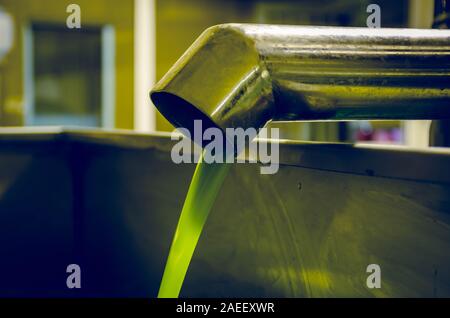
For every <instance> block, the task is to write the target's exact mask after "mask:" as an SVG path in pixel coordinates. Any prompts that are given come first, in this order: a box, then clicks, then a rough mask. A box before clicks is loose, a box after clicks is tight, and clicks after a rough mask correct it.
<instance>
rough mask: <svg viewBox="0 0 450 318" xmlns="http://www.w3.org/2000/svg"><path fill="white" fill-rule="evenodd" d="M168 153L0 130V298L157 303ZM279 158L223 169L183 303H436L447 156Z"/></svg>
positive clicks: (292, 148)
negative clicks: (374, 274)
mask: <svg viewBox="0 0 450 318" xmlns="http://www.w3.org/2000/svg"><path fill="white" fill-rule="evenodd" d="M172 145H173V141H171V140H170V138H169V137H168V136H164V135H143V134H133V133H129V132H104V131H98V130H74V129H69V130H67V129H50V130H45V131H39V130H31V132H30V130H22V129H20V130H11V129H7V130H3V129H0V255H2V261H1V262H0V295H2V296H5V295H9V296H11V295H13V296H43V295H47V296H68V297H70V296H122V297H124V296H135V297H149V296H156V293H157V290H158V287H159V282H160V279H161V276H162V273H163V269H164V262H165V259H166V257H167V255H168V251H169V247H170V243H171V239H172V235H173V233H174V230H175V227H176V223H177V218H178V216H179V213H180V211H181V207H182V205H183V200H184V197H185V195H186V192H187V187H188V185H189V181H190V178H191V176H192V173H193V169H194V164H181V165H176V164H174V163H173V162H172V161H171V158H170V149H171V147H172ZM280 162H281V167H280V170H279V172H278V173H277V174H275V175H261V174H260V173H259V166H258V165H257V164H235V165H234V166H233V167H232V169H231V172H230V175H229V176H228V178H227V180H226V181H225V184H224V187H223V190H222V192H221V194H220V195H219V197H218V199H217V201H216V203H215V205H214V207H213V209H212V213H211V215H210V219H209V220H208V222H207V225H206V227H205V231H204V233H203V234H202V236H201V238H200V242H199V246H198V249H197V251H196V252H195V255H194V258H193V261H192V264H191V267H190V269H189V271H188V274H187V278H186V281H185V285H184V287H183V290H182V294H181V295H182V296H185V297H188V296H335V297H339V296H355V297H359V296H363V297H372V296H375V297H403V296H413V297H415V296H425V297H436V296H437V297H443V296H450V199H449V198H450V172H448V171H449V169H448V167H449V166H450V151H449V150H448V149H434V150H421V151H418V150H413V149H407V148H403V147H373V146H351V145H343V144H320V143H299V142H284V143H282V145H281V146H280ZM406 162H407V164H405V163H406ZM236 184H239V187H236ZM71 263H78V264H80V265H81V268H82V279H83V280H82V284H83V288H81V289H80V290H68V289H67V288H66V286H65V281H66V277H67V274H66V272H65V269H66V266H67V264H71ZM372 263H375V264H379V265H380V266H381V270H382V288H381V289H368V288H367V286H366V284H365V283H366V278H367V276H368V274H367V273H366V267H367V265H368V264H372ZM30 269H32V270H30Z"/></svg>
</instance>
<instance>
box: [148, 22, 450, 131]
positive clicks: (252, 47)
mask: <svg viewBox="0 0 450 318" xmlns="http://www.w3.org/2000/svg"><path fill="white" fill-rule="evenodd" d="M449 75H450V31H449V30H419V29H368V28H335V27H293V26H274V25H251V24H247V25H246V24H224V25H218V26H214V27H211V28H209V29H207V30H206V31H205V32H204V33H203V34H202V35H201V36H200V37H199V39H197V41H196V42H195V43H194V44H193V45H192V46H191V47H190V48H189V49H188V50H187V52H186V53H185V54H184V55H183V56H182V57H181V58H180V59H179V61H178V62H177V63H176V64H175V65H174V66H173V67H172V68H171V69H170V71H169V72H168V73H167V74H166V75H165V76H164V77H163V78H162V79H161V80H160V81H159V83H158V84H157V85H156V86H155V87H154V88H153V90H152V92H151V99H152V100H153V103H154V104H155V105H156V107H157V108H158V109H159V111H160V112H161V113H162V114H163V115H164V116H165V117H166V118H167V119H168V120H169V121H170V122H171V123H172V124H174V125H175V126H176V127H185V128H188V129H190V130H191V131H192V130H193V121H194V120H195V119H202V120H203V126H204V128H205V129H206V128H208V127H219V128H221V129H225V128H227V127H233V128H235V127H243V128H248V127H255V128H259V127H262V126H264V125H265V124H266V123H267V122H268V121H269V120H272V119H273V120H319V119H320V120H325V119H442V118H450V76H449Z"/></svg>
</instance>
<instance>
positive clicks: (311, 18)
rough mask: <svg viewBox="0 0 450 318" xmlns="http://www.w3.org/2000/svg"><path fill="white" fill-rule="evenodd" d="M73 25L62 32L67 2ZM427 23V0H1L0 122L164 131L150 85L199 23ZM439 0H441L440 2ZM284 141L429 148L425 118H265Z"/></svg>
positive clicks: (431, 8)
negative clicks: (77, 21)
mask: <svg viewBox="0 0 450 318" xmlns="http://www.w3.org/2000/svg"><path fill="white" fill-rule="evenodd" d="M71 3H75V4H77V5H78V6H79V7H80V13H81V28H79V29H78V28H74V29H70V28H68V27H67V25H66V20H67V18H68V16H69V15H70V14H71V13H70V12H67V7H68V5H69V4H71ZM371 3H376V4H378V5H379V6H380V8H381V26H382V27H416V28H430V27H431V26H432V23H433V17H434V16H435V14H436V12H437V10H439V8H437V7H436V5H435V1H433V0H396V1H389V0H377V1H376V2H375V1H366V0H321V1H307V0H297V1H293V0H292V1H287V0H134V1H133V0H76V1H74V0H71V1H65V0H0V126H49V125H76V126H84V127H102V128H120V129H134V130H137V131H145V132H152V131H171V130H172V129H173V128H172V127H171V125H170V124H169V123H168V122H167V121H166V120H165V119H164V118H163V117H162V116H161V115H160V114H159V113H158V112H157V111H156V109H155V108H154V107H152V106H151V104H150V100H149V98H148V92H149V90H150V88H151V87H152V85H153V84H154V83H155V81H157V80H158V79H160V78H161V77H162V76H163V75H164V74H165V73H166V71H167V70H168V69H169V68H170V67H171V66H172V64H173V63H174V62H175V61H176V60H177V59H178V58H179V57H180V56H181V55H182V54H183V52H184V51H185V50H186V49H187V48H188V47H189V45H190V44H191V43H192V42H193V41H194V40H195V39H196V38H197V37H198V36H199V35H200V33H201V32H202V31H203V30H204V29H206V28H207V27H209V26H211V25H214V24H219V23H226V22H245V23H269V24H293V25H330V26H357V27H366V19H367V17H368V15H369V14H370V13H367V11H366V9H367V6H368V5H369V4H371ZM444 3H445V1H444ZM271 125H272V126H277V127H280V128H281V136H282V137H283V138H291V139H301V140H313V141H346V142H355V141H356V142H357V141H362V142H375V143H394V144H405V145H408V146H415V147H426V146H428V139H429V127H430V122H429V121H409V122H401V121H371V122H369V121H357V122H356V121H354V122H326V123H312V122H306V123H272V124H271Z"/></svg>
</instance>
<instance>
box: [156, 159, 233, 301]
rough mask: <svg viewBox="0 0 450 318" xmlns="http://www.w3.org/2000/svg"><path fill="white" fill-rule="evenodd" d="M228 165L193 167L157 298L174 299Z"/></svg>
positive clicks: (217, 164)
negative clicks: (192, 173) (193, 170)
mask: <svg viewBox="0 0 450 318" xmlns="http://www.w3.org/2000/svg"><path fill="white" fill-rule="evenodd" d="M230 166H231V165H230V164H226V163H211V164H207V163H205V162H203V155H202V156H201V157H200V160H199V162H198V164H197V167H196V169H195V172H194V176H193V177H192V181H191V184H190V186H189V191H188V194H187V197H186V200H185V201H184V205H183V210H182V211H181V215H180V218H179V220H178V225H177V229H176V231H175V235H174V237H173V240H172V246H171V247H170V252H169V257H168V258H167V262H166V267H165V269H164V274H163V278H162V281H161V285H160V287H159V293H158V298H176V297H178V295H179V293H180V290H181V286H182V285H183V281H184V277H185V276H186V272H187V269H188V267H189V263H190V262H191V259H192V255H193V254H194V251H195V247H196V246H197V242H198V239H199V237H200V234H201V233H202V230H203V226H204V225H205V222H206V219H207V218H208V215H209V211H210V210H211V207H212V205H213V203H214V201H215V199H216V196H217V194H218V192H219V190H220V188H221V186H222V183H223V181H224V179H225V177H226V175H227V172H228V170H229V168H230Z"/></svg>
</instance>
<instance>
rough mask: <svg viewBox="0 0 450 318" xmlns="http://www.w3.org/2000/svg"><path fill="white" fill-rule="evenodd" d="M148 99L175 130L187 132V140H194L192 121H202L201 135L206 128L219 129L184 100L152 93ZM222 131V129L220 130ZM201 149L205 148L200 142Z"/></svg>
mask: <svg viewBox="0 0 450 318" xmlns="http://www.w3.org/2000/svg"><path fill="white" fill-rule="evenodd" d="M150 98H151V100H152V102H153V104H154V105H155V106H156V107H157V109H158V111H159V112H160V113H161V114H162V115H163V116H164V117H165V118H166V119H167V120H168V121H169V122H170V123H171V124H172V125H174V126H175V127H176V128H185V129H187V130H189V133H190V134H191V135H190V136H186V137H188V138H191V139H194V121H195V120H201V121H202V129H201V135H202V136H203V132H204V131H205V130H206V129H208V128H219V129H221V128H220V127H219V126H217V125H216V124H215V123H214V122H213V121H212V120H211V118H209V116H207V115H206V114H205V113H203V112H202V111H201V110H199V109H198V108H197V107H195V105H193V104H191V103H189V102H188V101H186V100H185V99H183V98H181V97H179V96H177V95H174V94H172V93H167V92H152V93H151V94H150ZM221 130H222V129H221ZM201 143H202V144H201V145H200V146H202V147H204V146H205V144H204V141H203V140H201Z"/></svg>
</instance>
